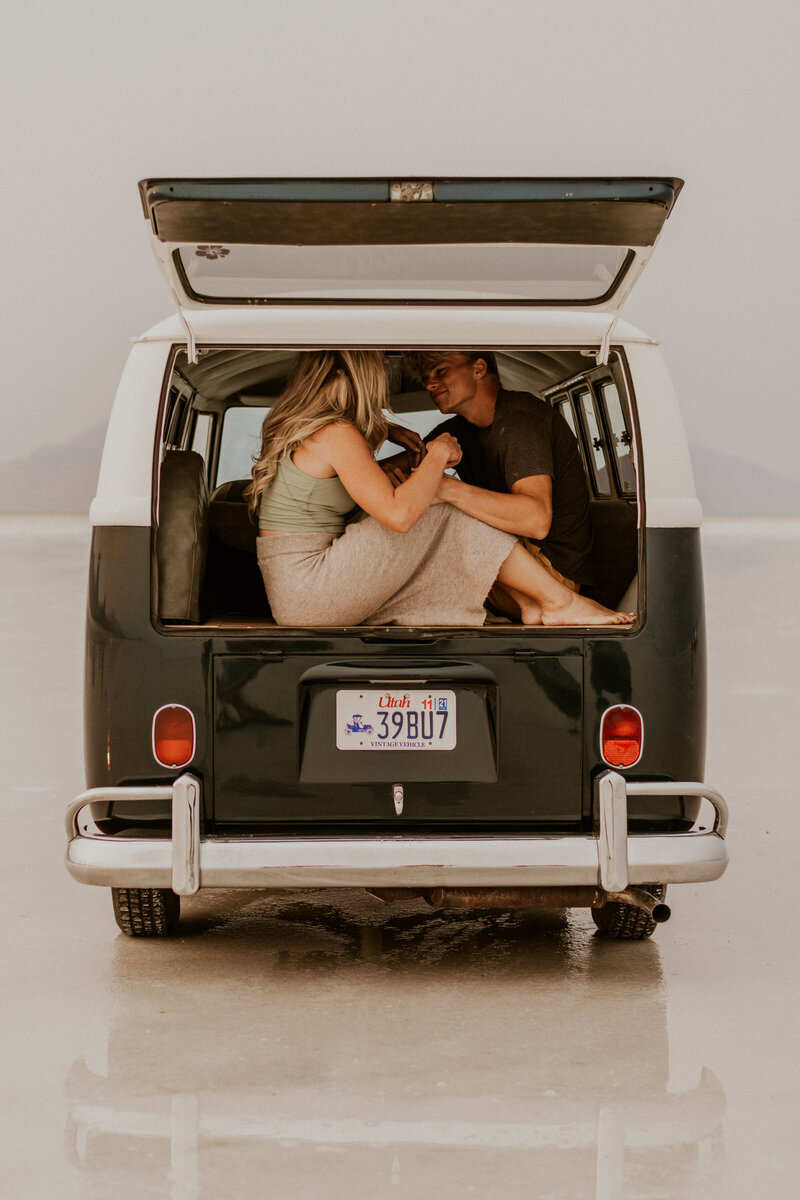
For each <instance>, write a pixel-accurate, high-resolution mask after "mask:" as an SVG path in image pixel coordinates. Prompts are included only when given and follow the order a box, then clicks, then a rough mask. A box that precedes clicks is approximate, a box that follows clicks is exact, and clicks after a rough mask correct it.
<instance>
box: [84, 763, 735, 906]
mask: <svg viewBox="0 0 800 1200" xmlns="http://www.w3.org/2000/svg"><path fill="white" fill-rule="evenodd" d="M637 795H647V796H699V797H702V798H703V799H705V800H707V801H708V802H709V803H710V804H711V806H712V808H713V810H714V819H713V822H712V824H711V827H710V828H704V827H696V828H695V829H693V830H691V831H689V832H687V833H669V834H629V833H628V797H630V796H637ZM594 799H595V831H594V833H593V834H577V835H573V834H569V835H558V836H547V835H539V836H536V835H534V836H526V835H514V836H502V835H499V836H495V837H487V836H476V837H473V836H470V835H454V836H451V837H442V836H431V837H426V836H414V837H408V836H405V835H403V836H399V835H386V836H380V837H377V836H375V837H359V838H354V837H347V836H342V837H302V836H300V837H282V838H280V837H273V838H270V837H264V838H259V837H248V838H241V839H237V838H229V837H208V838H204V837H202V836H201V828H200V827H201V812H202V796H201V783H200V781H199V780H198V779H196V778H195V777H194V776H193V775H191V774H188V773H187V774H184V775H181V776H180V777H179V778H178V779H176V780H175V781H174V782H173V783H172V784H171V785H167V786H164V787H116V788H93V789H91V790H89V791H86V792H83V794H82V795H80V796H78V797H77V798H76V799H75V800H73V801H72V803H71V804H70V805H69V807H68V810H67V817H66V823H67V837H68V839H69V844H68V846H67V868H68V870H69V872H70V874H71V875H72V876H73V878H74V879H77V880H78V881H79V882H81V883H89V884H97V885H100V886H104V887H123V888H172V890H173V891H174V892H176V893H177V894H178V895H179V896H191V895H193V894H194V893H195V892H197V891H198V890H199V889H200V888H201V887H202V888H259V887H261V888H298V887H314V888H316V887H365V888H370V889H372V888H385V889H394V888H413V889H435V888H451V887H453V888H498V889H502V888H516V889H519V888H530V889H537V890H538V889H547V888H553V889H561V890H562V892H565V893H566V890H568V889H574V888H580V889H590V891H589V892H587V895H590V894H591V889H600V891H601V892H602V893H605V894H606V895H605V897H604V898H609V896H610V895H615V894H619V893H621V892H625V891H626V889H631V892H634V893H635V890H636V889H637V887H640V886H641V885H643V884H647V883H658V884H672V883H702V882H706V881H708V880H712V879H718V878H719V877H720V875H722V873H723V871H724V870H725V868H726V866H727V865H728V851H727V847H726V845H725V831H726V828H727V823H728V806H727V804H726V802H725V800H724V799H723V797H722V796H721V795H720V794H719V792H717V791H716V790H715V789H714V788H711V787H708V786H707V785H706V784H702V783H662V782H651V781H647V782H637V783H632V782H629V781H628V780H626V779H625V778H624V777H623V776H622V775H620V774H618V773H617V772H616V771H606V772H604V773H603V774H602V775H600V776H599V777H598V778H597V779H596V781H595V796H594ZM164 800H169V801H171V804H172V836H171V837H170V838H136V837H116V836H110V835H107V834H103V833H101V832H100V831H99V830H97V828H96V826H94V822H93V821H91V820H86V819H82V818H81V812H82V810H83V809H85V808H86V806H87V805H90V804H98V803H99V804H109V803H114V802H118V801H125V802H126V803H130V802H135V801H141V802H150V803H152V802H153V801H164ZM574 902H575V901H573V903H574ZM635 902H636V901H634V903H635ZM566 903H567V904H568V903H569V901H567V902H566ZM578 903H580V901H578ZM555 906H556V907H559V905H555Z"/></svg>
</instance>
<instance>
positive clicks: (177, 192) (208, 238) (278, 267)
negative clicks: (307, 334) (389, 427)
mask: <svg viewBox="0 0 800 1200" xmlns="http://www.w3.org/2000/svg"><path fill="white" fill-rule="evenodd" d="M682 186H683V181H682V180H680V179H675V178H622V179H596V178H574V179H550V178H536V179H432V180H417V181H395V182H393V181H391V180H382V179H355V180H345V179H327V180H325V179H294V180H292V179H145V180H142V181H141V182H140V184H139V189H140V193H141V199H142V205H143V208H144V214H145V217H146V219H147V220H148V222H149V224H150V237H151V243H152V247H153V251H154V253H155V256H156V259H157V261H158V263H159V265H160V267H161V270H162V272H163V274H164V276H165V278H166V280H167V282H168V284H169V287H170V290H171V291H172V293H173V296H174V297H175V299H176V301H177V303H178V306H179V307H180V308H187V309H188V308H203V307H206V306H220V305H234V306H235V305H241V306H250V305H254V304H256V305H258V304H273V305H286V304H291V303H304V304H308V303H309V302H329V303H336V304H347V303H353V304H363V303H364V302H366V301H369V302H376V301H377V302H382V303H392V302H395V303H396V302H402V303H418V304H431V303H439V304H442V303H446V304H480V305H486V304H503V305H508V304H512V305H526V306H547V307H553V306H555V307H565V306H566V307H573V308H587V307H591V308H594V309H597V310H599V311H603V312H616V311H618V309H619V307H620V306H621V304H622V302H623V301H624V299H625V297H626V296H627V295H628V293H629V292H630V290H631V288H632V287H633V284H634V283H635V281H636V279H637V278H638V276H639V275H640V274H641V271H642V268H643V266H644V264H645V263H646V261H647V260H648V258H649V257H650V255H651V253H652V250H653V247H654V245H655V243H656V240H657V238H658V235H659V233H660V232H661V228H662V226H663V224H664V222H665V221H666V219H667V217H668V216H669V214H670V212H671V210H672V207H673V205H674V203H675V200H676V198H677V195H678V193H679V191H680V190H681V187H682Z"/></svg>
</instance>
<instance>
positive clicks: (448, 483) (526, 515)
mask: <svg viewBox="0 0 800 1200" xmlns="http://www.w3.org/2000/svg"><path fill="white" fill-rule="evenodd" d="M436 498H437V500H446V501H447V503H448V504H452V505H453V507H454V508H458V509H460V510H461V512H464V513H467V514H468V515H469V516H470V517H477V518H478V520H479V521H483V522H484V523H485V524H486V525H493V526H494V528H495V529H503V530H505V531H506V533H516V534H518V535H519V536H520V537H529V538H536V540H537V541H540V540H541V539H542V538H545V537H547V535H548V533H549V532H550V524H551V522H552V519H553V481H552V479H551V478H550V476H549V475H528V476H527V477H526V478H525V479H518V480H517V482H516V483H513V484H512V485H511V491H510V492H489V491H487V490H486V488H479V487H473V486H472V485H471V484H469V483H463V482H462V481H461V480H460V479H454V478H452V477H451V476H449V475H445V476H444V478H443V479H442V482H441V484H440V485H439V491H438V493H437V497H436Z"/></svg>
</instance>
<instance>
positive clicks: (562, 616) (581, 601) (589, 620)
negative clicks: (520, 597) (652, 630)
mask: <svg viewBox="0 0 800 1200" xmlns="http://www.w3.org/2000/svg"><path fill="white" fill-rule="evenodd" d="M523 619H524V617H523ZM635 620H636V613H630V612H628V613H626V612H614V611H613V610H612V609H610V608H604V607H603V605H602V604H598V603H597V602H596V601H595V600H590V599H589V597H588V596H580V595H578V593H577V592H570V594H569V597H568V598H567V599H565V600H564V601H563V602H562V603H560V604H548V605H542V625H630V624H632V623H633V622H634V621H635Z"/></svg>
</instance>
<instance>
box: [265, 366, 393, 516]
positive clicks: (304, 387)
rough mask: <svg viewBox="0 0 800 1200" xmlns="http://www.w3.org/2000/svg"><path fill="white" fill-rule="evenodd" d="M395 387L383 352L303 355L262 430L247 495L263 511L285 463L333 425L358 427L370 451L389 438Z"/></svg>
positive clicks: (268, 414)
mask: <svg viewBox="0 0 800 1200" xmlns="http://www.w3.org/2000/svg"><path fill="white" fill-rule="evenodd" d="M388 404H389V384H388V379H387V376H386V365H385V362H384V357H383V353H382V352H381V351H379V350H315V351H309V352H305V353H303V352H301V353H300V354H299V355H298V359H297V364H296V366H295V368H294V370H293V371H292V374H291V375H290V377H289V381H288V383H287V384H286V390H285V391H284V392H283V393H282V395H281V396H280V397H279V399H278V400H277V401H276V402H275V404H274V405H273V407H272V408H271V409H270V411H269V412H268V413H267V417H266V420H265V421H264V424H263V425H262V427H261V453H260V455H259V457H258V458H257V459H256V461H255V465H254V467H253V482H252V483H251V484H250V485H249V486H248V488H247V490H246V492H245V495H246V496H247V498H248V500H249V502H250V507H251V508H252V509H253V511H255V510H256V509H257V508H258V505H259V502H260V499H261V493H262V492H263V491H264V490H265V488H268V487H269V485H270V483H271V482H272V480H273V479H274V477H275V472H276V471H277V469H278V462H279V461H280V459H281V457H282V456H283V455H284V454H285V453H287V451H288V453H290V454H291V452H292V451H293V450H294V449H295V448H296V447H297V446H299V445H300V443H301V442H302V441H304V440H305V439H306V438H308V437H311V435H312V434H314V433H316V432H317V431H318V430H319V429H322V428H323V427H324V426H325V425H330V423H331V422H332V421H347V422H349V423H350V424H351V425H355V427H356V429H357V430H358V431H359V433H360V434H361V435H362V436H363V438H364V440H365V441H366V443H367V445H368V446H369V448H370V450H372V451H373V452H374V451H375V450H377V449H378V447H379V446H380V444H381V442H383V441H384V440H385V438H386V434H387V431H388V423H387V421H386V418H385V417H384V415H383V410H384V408H387V407H388Z"/></svg>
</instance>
